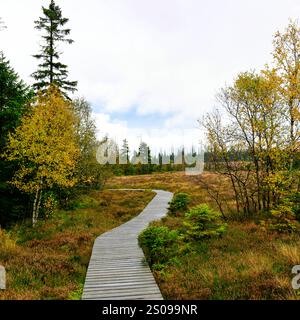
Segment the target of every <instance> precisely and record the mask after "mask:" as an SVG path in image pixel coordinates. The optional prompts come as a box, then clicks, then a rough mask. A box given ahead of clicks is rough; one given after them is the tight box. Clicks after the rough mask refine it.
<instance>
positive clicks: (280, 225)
mask: <svg viewBox="0 0 300 320" xmlns="http://www.w3.org/2000/svg"><path fill="white" fill-rule="evenodd" d="M271 215H272V218H271V219H268V220H267V221H263V222H262V223H261V224H262V226H263V227H264V228H265V229H268V230H271V231H277V232H279V233H292V232H297V231H299V230H300V229H299V227H300V226H299V222H298V221H297V220H296V218H297V216H296V213H295V209H294V206H293V203H292V202H290V200H289V199H285V200H284V201H283V202H282V203H281V204H280V205H278V206H277V207H276V208H274V209H272V210H271Z"/></svg>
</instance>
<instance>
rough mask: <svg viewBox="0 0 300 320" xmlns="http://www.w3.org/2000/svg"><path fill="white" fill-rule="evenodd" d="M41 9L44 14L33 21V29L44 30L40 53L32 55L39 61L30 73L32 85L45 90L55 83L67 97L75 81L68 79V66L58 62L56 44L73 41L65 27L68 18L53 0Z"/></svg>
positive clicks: (75, 83) (73, 87) (73, 88)
mask: <svg viewBox="0 0 300 320" xmlns="http://www.w3.org/2000/svg"><path fill="white" fill-rule="evenodd" d="M42 10H43V14H44V16H43V17H40V18H39V20H37V21H35V29H37V30H39V31H44V34H43V36H42V38H43V40H44V44H43V45H41V50H40V53H39V54H36V55H34V57H35V58H36V59H38V60H40V61H41V62H40V64H39V65H38V70H37V71H36V72H34V73H33V74H32V77H33V78H34V79H35V80H36V82H35V83H34V85H33V86H34V88H35V89H36V90H41V91H42V92H45V91H46V90H47V88H48V87H49V85H50V84H55V85H56V86H57V87H58V88H59V89H60V90H61V92H62V93H63V94H64V95H65V96H66V97H68V95H67V93H68V92H72V93H73V92H74V91H76V86H77V81H69V80H68V66H67V65H65V64H63V63H61V62H60V54H61V53H60V52H59V51H58V44H59V43H60V42H66V43H68V44H72V43H73V42H74V41H73V40H72V39H70V38H69V34H70V32H71V30H70V29H67V28H65V25H66V24H67V22H68V21H69V19H67V18H64V17H63V16H62V11H61V9H60V7H59V6H57V5H56V4H55V2H54V0H51V2H50V5H49V7H48V8H45V7H42Z"/></svg>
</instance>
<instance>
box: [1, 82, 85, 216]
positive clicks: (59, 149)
mask: <svg viewBox="0 0 300 320" xmlns="http://www.w3.org/2000/svg"><path fill="white" fill-rule="evenodd" d="M76 121H77V119H76V117H75V115H74V113H73V108H72V102H70V101H67V100H66V99H65V98H64V97H63V96H62V94H61V93H60V91H59V89H58V88H57V87H55V86H54V85H52V86H50V87H49V89H48V90H47V92H46V93H45V94H43V95H42V94H39V95H38V96H37V98H36V99H35V101H34V102H32V104H31V106H30V109H29V112H28V114H27V115H25V116H24V117H23V119H22V121H21V124H20V126H19V127H18V128H17V129H16V131H15V132H14V133H13V134H10V135H9V139H8V143H7V148H6V149H7V151H6V153H5V155H4V156H5V158H6V159H7V160H9V161H17V162H18V163H19V169H18V170H17V171H16V172H15V175H14V177H13V179H12V181H11V183H12V184H13V185H14V186H15V187H17V188H18V189H19V190H21V191H23V192H26V193H30V194H35V202H36V205H38V204H39V202H40V198H41V195H42V191H43V189H47V188H48V189H49V188H52V187H53V186H54V185H57V186H59V187H71V186H73V185H74V184H75V183H76V179H75V177H74V170H75V166H76V161H77V159H78V157H79V154H80V152H79V146H78V143H77V137H76V131H75V125H76ZM35 209H36V210H38V207H37V208H35ZM35 214H36V215H37V216H38V212H35ZM36 218H37V217H36Z"/></svg>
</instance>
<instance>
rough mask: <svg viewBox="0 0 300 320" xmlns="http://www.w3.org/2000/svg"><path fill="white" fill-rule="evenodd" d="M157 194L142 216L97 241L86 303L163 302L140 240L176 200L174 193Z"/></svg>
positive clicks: (84, 294)
mask: <svg viewBox="0 0 300 320" xmlns="http://www.w3.org/2000/svg"><path fill="white" fill-rule="evenodd" d="M122 190H130V189H122ZM135 190H137V189H135ZM138 190H141V189H138ZM153 191H154V192H156V196H155V197H154V198H153V199H152V201H151V202H150V203H149V204H148V205H147V207H146V208H145V209H144V210H143V211H142V212H141V213H140V215H138V216H137V217H136V218H134V219H132V220H130V221H128V222H126V223H125V224H123V225H121V226H119V227H117V228H115V229H113V230H111V231H109V232H106V233H104V234H103V235H101V236H100V237H98V238H97V239H96V240H95V243H94V247H93V252H92V256H91V260H90V264H89V267H88V271H87V275H86V280H85V285H84V289H83V295H82V299H83V300H135V299H149V300H162V299H163V297H162V295H161V293H160V290H159V288H158V286H157V284H156V282H155V280H154V277H153V275H152V273H151V271H150V268H149V266H148V264H147V263H146V262H145V259H144V254H143V251H142V249H141V248H140V247H139V245H138V240H137V238H138V235H139V234H140V233H141V231H142V230H144V229H145V228H146V227H147V226H148V224H149V222H151V221H154V220H158V219H160V218H162V217H163V216H164V215H166V213H167V211H168V210H167V208H168V202H169V201H171V199H172V197H173V194H172V193H171V192H167V191H162V190H153ZM116 192H117V190H116Z"/></svg>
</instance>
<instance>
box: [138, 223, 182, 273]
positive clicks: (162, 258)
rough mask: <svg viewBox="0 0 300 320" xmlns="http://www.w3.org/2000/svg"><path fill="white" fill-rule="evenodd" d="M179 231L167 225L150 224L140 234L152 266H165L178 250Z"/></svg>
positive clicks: (141, 243) (140, 239)
mask: <svg viewBox="0 0 300 320" xmlns="http://www.w3.org/2000/svg"><path fill="white" fill-rule="evenodd" d="M178 236H179V235H178V232H177V231H172V230H170V229H169V228H167V227H156V226H150V227H148V228H147V229H145V230H144V231H143V232H142V233H141V234H140V236H139V244H140V246H141V247H142V249H143V250H144V252H145V255H146V257H147V260H148V263H149V264H150V266H154V268H155V266H163V265H165V264H167V263H168V262H169V260H170V259H172V258H173V257H174V256H175V255H176V253H177V251H178V242H177V240H178Z"/></svg>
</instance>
